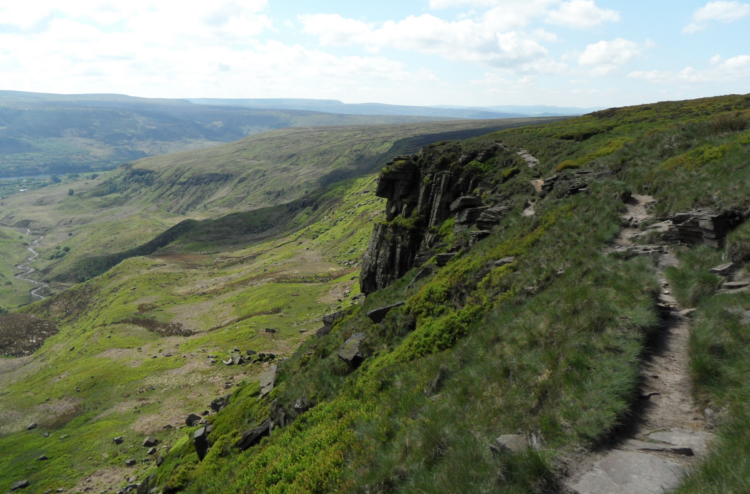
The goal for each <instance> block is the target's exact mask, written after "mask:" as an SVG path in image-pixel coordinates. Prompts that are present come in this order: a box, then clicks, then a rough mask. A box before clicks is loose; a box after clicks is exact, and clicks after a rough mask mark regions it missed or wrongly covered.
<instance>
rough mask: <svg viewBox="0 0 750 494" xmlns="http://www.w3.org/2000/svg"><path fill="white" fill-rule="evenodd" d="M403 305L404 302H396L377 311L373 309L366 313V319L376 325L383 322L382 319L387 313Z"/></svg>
mask: <svg viewBox="0 0 750 494" xmlns="http://www.w3.org/2000/svg"><path fill="white" fill-rule="evenodd" d="M403 305H404V302H397V303H395V304H392V305H386V306H385V307H378V308H377V309H373V310H371V311H370V312H368V313H367V317H369V318H370V320H371V321H372V322H374V323H375V324H378V323H380V322H383V319H385V316H387V315H388V313H389V312H390V311H391V310H393V309H395V308H396V307H401V306H403Z"/></svg>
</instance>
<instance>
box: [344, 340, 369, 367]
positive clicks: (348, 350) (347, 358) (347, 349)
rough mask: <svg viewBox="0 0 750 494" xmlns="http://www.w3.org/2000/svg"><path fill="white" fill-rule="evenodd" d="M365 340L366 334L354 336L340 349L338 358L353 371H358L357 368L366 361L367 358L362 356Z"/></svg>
mask: <svg viewBox="0 0 750 494" xmlns="http://www.w3.org/2000/svg"><path fill="white" fill-rule="evenodd" d="M364 340H365V334H364V333H356V334H354V335H352V337H351V338H349V339H348V340H346V343H344V344H343V346H342V347H341V348H339V351H338V357H339V358H340V359H341V360H343V361H344V362H345V363H346V364H347V365H348V366H349V367H351V368H352V369H356V368H357V367H359V366H360V365H361V364H362V362H364V360H365V357H364V356H363V355H362V353H361V349H360V347H361V345H362V342H363V341H364Z"/></svg>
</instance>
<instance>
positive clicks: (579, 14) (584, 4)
mask: <svg viewBox="0 0 750 494" xmlns="http://www.w3.org/2000/svg"><path fill="white" fill-rule="evenodd" d="M619 20H620V13H619V12H617V11H615V10H610V9H600V8H599V7H597V6H596V3H595V2H594V0H571V1H570V2H564V3H563V4H562V5H560V7H559V8H558V9H557V10H553V11H551V12H549V13H548V14H547V22H548V23H550V24H556V25H559V26H567V27H575V28H590V27H594V26H598V25H599V24H603V23H605V22H617V21H619Z"/></svg>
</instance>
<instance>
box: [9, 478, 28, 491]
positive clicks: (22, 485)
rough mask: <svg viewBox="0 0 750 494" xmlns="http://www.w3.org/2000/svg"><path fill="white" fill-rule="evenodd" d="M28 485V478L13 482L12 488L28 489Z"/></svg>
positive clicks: (14, 489) (13, 489)
mask: <svg viewBox="0 0 750 494" xmlns="http://www.w3.org/2000/svg"><path fill="white" fill-rule="evenodd" d="M28 486H29V481H28V480H19V481H18V482H16V483H14V484H13V486H12V487H11V488H10V490H11V491H17V490H18V489H26V488H27V487H28Z"/></svg>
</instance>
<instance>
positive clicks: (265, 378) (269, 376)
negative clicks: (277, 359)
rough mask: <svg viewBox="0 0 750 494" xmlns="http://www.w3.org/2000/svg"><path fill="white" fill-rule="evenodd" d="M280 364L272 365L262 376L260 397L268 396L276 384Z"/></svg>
mask: <svg viewBox="0 0 750 494" xmlns="http://www.w3.org/2000/svg"><path fill="white" fill-rule="evenodd" d="M277 369H278V366H276V365H272V366H271V367H269V368H268V370H267V371H266V372H264V373H263V374H262V375H261V376H260V397H261V398H263V397H265V396H267V395H268V394H269V393H270V392H271V391H273V387H274V385H275V384H276V370H277Z"/></svg>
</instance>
